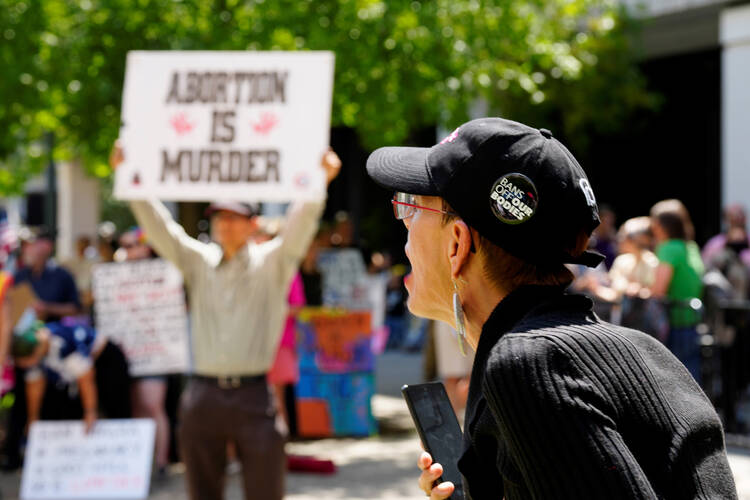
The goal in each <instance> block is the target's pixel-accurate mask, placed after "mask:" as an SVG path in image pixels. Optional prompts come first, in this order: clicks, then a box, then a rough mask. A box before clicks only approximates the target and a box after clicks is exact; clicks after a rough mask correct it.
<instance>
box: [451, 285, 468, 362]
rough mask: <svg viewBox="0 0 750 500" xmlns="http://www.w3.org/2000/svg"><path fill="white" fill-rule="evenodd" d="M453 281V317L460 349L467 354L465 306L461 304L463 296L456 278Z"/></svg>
mask: <svg viewBox="0 0 750 500" xmlns="http://www.w3.org/2000/svg"><path fill="white" fill-rule="evenodd" d="M452 281H453V289H454V290H455V292H454V293H453V318H454V319H455V321H456V333H457V334H458V335H457V337H458V350H459V351H461V355H462V356H466V348H465V347H464V343H465V342H466V321H465V317H464V308H463V306H462V305H461V297H460V296H459V295H458V285H457V284H456V280H452Z"/></svg>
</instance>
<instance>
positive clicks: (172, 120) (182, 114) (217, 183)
mask: <svg viewBox="0 0 750 500" xmlns="http://www.w3.org/2000/svg"><path fill="white" fill-rule="evenodd" d="M333 62H334V56H333V53H331V52H307V51H306V52H239V51H238V52H199V51H189V52H177V51H174V52H145V51H132V52H129V53H128V59H127V67H126V72H125V88H124V92H123V101H122V120H123V126H122V129H121V130H120V138H121V141H122V145H123V153H124V156H125V161H124V163H123V164H122V165H120V166H119V168H118V169H117V173H116V178H115V196H116V197H117V198H121V199H145V198H150V197H156V198H161V199H169V200H203V201H212V200H230V199H231V200H239V201H246V200H253V201H267V202H270V201H276V202H286V201H291V200H293V199H309V200H313V199H315V200H317V199H322V198H323V195H324V191H325V179H324V177H325V176H324V174H323V170H322V168H321V167H320V161H321V158H322V156H323V153H324V152H325V151H326V150H327V148H328V142H329V128H330V114H331V99H332V89H333Z"/></svg>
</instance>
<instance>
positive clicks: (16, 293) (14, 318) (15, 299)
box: [6, 281, 37, 328]
mask: <svg viewBox="0 0 750 500" xmlns="http://www.w3.org/2000/svg"><path fill="white" fill-rule="evenodd" d="M6 300H8V301H10V324H11V326H12V327H13V328H15V326H16V325H17V324H18V320H20V319H21V316H23V314H24V313H25V312H26V311H27V310H28V309H29V308H30V307H31V304H33V303H34V302H35V301H36V300H37V298H36V295H35V294H34V290H33V289H32V288H31V285H29V283H28V282H26V281H24V282H23V283H21V284H20V285H16V286H14V287H13V288H11V289H10V290H8V294H7V296H6Z"/></svg>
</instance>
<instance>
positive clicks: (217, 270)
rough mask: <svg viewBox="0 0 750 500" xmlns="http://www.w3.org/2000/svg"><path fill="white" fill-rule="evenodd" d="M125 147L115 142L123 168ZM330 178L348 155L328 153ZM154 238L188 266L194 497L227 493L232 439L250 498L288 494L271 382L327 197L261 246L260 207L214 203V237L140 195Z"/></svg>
mask: <svg viewBox="0 0 750 500" xmlns="http://www.w3.org/2000/svg"><path fill="white" fill-rule="evenodd" d="M124 154H127V151H125V152H123V150H122V149H121V148H120V147H118V146H117V145H116V146H115V148H114V150H113V152H112V156H111V158H110V163H111V164H112V165H113V167H116V166H117V165H118V164H120V163H121V162H122V161H123V159H124ZM322 167H323V168H324V170H325V173H326V178H327V181H328V183H330V182H331V181H332V180H333V179H334V178H335V177H336V176H337V175H338V173H339V171H340V168H341V162H340V160H339V158H338V156H337V155H336V154H335V153H334V152H333V151H330V150H329V151H328V152H326V153H325V154H324V155H323V159H322ZM130 206H131V209H132V211H133V213H134V214H135V217H136V219H137V221H138V224H139V225H140V226H141V228H143V230H144V232H145V234H146V235H147V238H148V240H149V243H150V244H151V245H152V246H153V247H154V249H155V250H156V251H157V252H158V253H159V255H161V256H162V257H163V258H165V259H167V260H169V261H171V262H172V263H173V264H174V265H176V266H177V267H178V269H180V271H181V272H182V274H183V276H184V279H185V285H186V287H187V290H188V296H189V302H190V306H191V310H190V315H191V325H192V352H193V358H194V359H193V375H192V377H191V380H190V382H189V384H188V386H187V387H186V389H185V391H184V392H183V395H182V400H181V402H180V414H179V417H180V424H179V429H178V439H179V443H180V450H181V454H182V459H183V461H184V463H185V466H186V472H187V474H186V477H187V482H188V492H189V495H190V498H191V499H192V500H213V499H220V498H223V482H224V473H225V468H226V449H227V443H234V445H235V447H236V450H237V458H238V459H239V461H240V463H241V465H242V471H243V472H242V474H243V483H244V490H245V498H247V499H250V498H252V499H259V500H265V499H268V500H271V499H281V498H282V497H283V495H284V474H285V470H286V459H285V455H284V441H285V438H286V434H287V430H286V427H285V425H284V422H283V420H282V419H281V418H280V417H278V415H277V413H276V410H275V406H274V403H273V399H272V396H271V395H270V393H269V389H268V384H267V382H266V373H267V372H268V370H269V368H270V367H271V364H272V363H273V360H274V356H275V354H276V348H277V346H278V344H279V337H280V335H281V332H282V326H283V323H284V320H285V318H286V314H287V307H288V306H287V300H286V299H287V292H288V290H289V285H290V282H291V280H292V278H293V276H294V274H295V273H296V272H297V269H298V268H299V265H300V262H301V261H302V259H303V257H304V256H305V253H306V252H307V248H308V246H309V245H310V243H311V242H312V239H313V237H314V235H315V232H316V231H317V228H318V222H319V219H320V217H321V215H322V213H323V209H324V207H325V200H320V201H309V202H293V203H292V204H291V205H290V207H289V209H288V211H287V215H286V217H287V222H286V224H285V226H284V229H283V231H282V232H281V233H280V234H279V236H277V237H276V238H274V239H272V240H270V241H268V242H265V243H261V244H255V243H253V242H252V241H251V240H250V237H251V236H252V234H253V233H254V232H255V230H256V228H257V221H256V218H255V217H256V215H257V212H256V209H255V207H253V206H252V205H249V204H245V203H236V202H227V203H213V204H211V206H210V207H209V210H208V211H209V213H210V216H211V232H212V236H213V239H214V240H215V241H216V243H208V244H207V243H202V242H200V241H198V240H196V239H193V238H191V237H189V236H188V235H187V233H186V232H185V230H184V229H183V228H182V226H180V225H179V224H178V223H177V222H175V221H174V220H173V219H172V216H171V215H170V213H169V211H168V210H167V209H166V207H165V206H164V205H163V204H162V203H160V202H158V201H156V200H150V201H134V202H131V205H130Z"/></svg>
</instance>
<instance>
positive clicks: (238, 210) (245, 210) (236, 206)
mask: <svg viewBox="0 0 750 500" xmlns="http://www.w3.org/2000/svg"><path fill="white" fill-rule="evenodd" d="M216 212H232V213H235V214H239V215H242V216H244V217H252V216H254V215H258V212H259V210H258V206H257V205H254V204H251V203H242V202H239V201H215V202H213V203H211V204H210V205H209V206H208V208H207V209H206V217H210V216H212V215H213V214H215V213H216Z"/></svg>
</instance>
